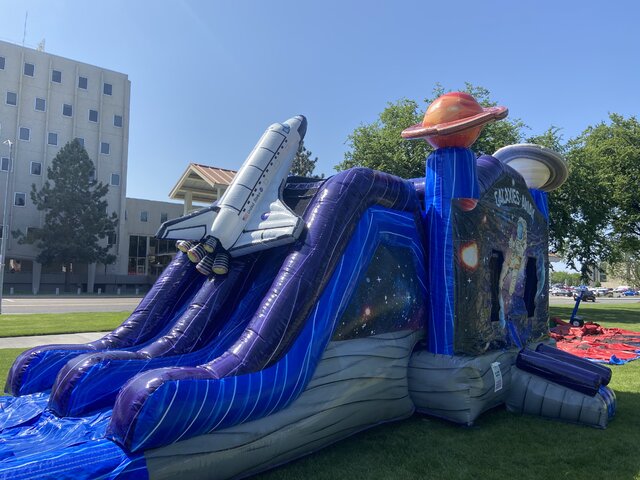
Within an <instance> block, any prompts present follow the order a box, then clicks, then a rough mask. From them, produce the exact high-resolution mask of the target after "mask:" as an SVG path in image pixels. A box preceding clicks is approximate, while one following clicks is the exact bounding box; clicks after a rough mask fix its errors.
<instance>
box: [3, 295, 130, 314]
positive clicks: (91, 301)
mask: <svg viewBox="0 0 640 480" xmlns="http://www.w3.org/2000/svg"><path fill="white" fill-rule="evenodd" d="M140 299H141V297H107V296H104V297H97V296H96V297H40V296H38V297H8V298H7V297H4V298H3V299H2V313H7V314H8V313H11V314H13V313H67V312H122V311H125V310H133V309H134V308H136V307H137V306H138V304H139V303H140Z"/></svg>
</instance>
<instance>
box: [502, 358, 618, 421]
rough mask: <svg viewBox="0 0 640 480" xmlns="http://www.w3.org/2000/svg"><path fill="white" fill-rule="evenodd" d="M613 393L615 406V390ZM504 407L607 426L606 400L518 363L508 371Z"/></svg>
mask: <svg viewBox="0 0 640 480" xmlns="http://www.w3.org/2000/svg"><path fill="white" fill-rule="evenodd" d="M609 391H610V393H611V395H612V402H613V409H615V394H614V393H613V391H612V390H609ZM506 404H507V410H509V411H510V412H514V413H525V414H528V415H537V416H541V417H546V418H553V419H558V420H564V421H566V422H571V423H580V424H584V425H590V426H592V427H598V428H606V427H607V424H608V422H609V414H608V406H607V402H606V400H605V399H604V398H603V397H602V396H601V395H600V394H599V393H598V394H596V395H595V396H594V397H591V396H589V395H585V394H583V393H580V392H576V391H574V390H571V389H569V388H567V387H563V386H562V385H558V384H557V383H553V382H551V381H549V380H546V379H544V378H542V377H539V376H537V375H533V374H531V373H529V372H525V371H524V370H520V369H519V368H517V367H515V366H514V367H513V368H512V371H511V391H510V392H509V396H508V398H507V401H506Z"/></svg>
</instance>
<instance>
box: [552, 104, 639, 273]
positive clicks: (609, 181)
mask: <svg viewBox="0 0 640 480" xmlns="http://www.w3.org/2000/svg"><path fill="white" fill-rule="evenodd" d="M609 120H610V121H609V122H607V123H605V122H602V123H599V124H597V125H595V126H591V127H588V128H587V129H585V130H584V132H583V133H582V134H581V135H579V136H578V137H577V138H575V139H573V140H571V141H569V142H568V144H567V145H566V147H565V149H564V152H565V154H566V157H567V160H568V167H569V178H568V179H567V182H566V183H565V184H564V185H563V186H562V187H561V188H560V189H558V190H557V191H555V192H553V193H552V194H551V195H550V197H549V198H550V202H549V203H550V230H551V231H550V237H551V243H552V246H553V248H554V249H555V250H556V251H557V252H558V253H559V254H560V255H562V256H563V258H564V259H565V261H566V262H567V264H569V265H571V266H575V265H576V264H577V263H580V265H581V272H582V275H583V277H587V276H588V275H589V273H590V272H591V271H592V270H593V267H594V266H596V265H598V264H600V263H602V262H608V263H611V264H616V263H618V262H620V261H621V259H622V258H623V256H624V255H629V254H634V253H635V252H637V251H638V249H640V196H638V185H640V125H639V124H638V121H637V119H636V118H635V117H630V118H624V117H623V116H621V115H617V114H611V115H610V116H609Z"/></svg>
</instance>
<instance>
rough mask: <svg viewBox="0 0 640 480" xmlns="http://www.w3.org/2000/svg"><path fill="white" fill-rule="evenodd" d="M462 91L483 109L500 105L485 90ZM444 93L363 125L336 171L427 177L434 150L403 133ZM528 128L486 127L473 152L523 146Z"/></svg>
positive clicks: (395, 107) (393, 108)
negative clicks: (368, 170)
mask: <svg viewBox="0 0 640 480" xmlns="http://www.w3.org/2000/svg"><path fill="white" fill-rule="evenodd" d="M463 91H465V92H467V93H469V94H471V95H473V96H474V97H475V98H476V100H478V102H479V103H480V104H481V105H482V106H484V107H489V106H495V105H497V103H496V102H494V101H493V100H491V98H490V93H489V91H488V90H487V89H485V88H483V87H476V86H474V85H472V84H470V83H466V84H465V88H464V90H463ZM443 93H445V89H444V88H443V87H442V86H441V85H440V84H437V85H436V87H435V88H434V90H433V95H432V98H427V99H426V100H424V102H422V104H419V103H418V102H416V101H415V100H409V99H402V100H398V101H397V102H395V103H388V104H387V107H386V108H385V109H384V110H383V112H382V113H381V114H380V115H379V117H378V119H377V120H376V121H375V122H373V123H371V124H362V125H360V126H359V127H357V128H356V129H355V130H354V132H353V133H352V134H351V135H349V137H348V140H347V144H348V145H349V147H350V148H349V150H348V151H347V152H346V153H345V157H344V161H343V162H342V163H340V164H338V165H336V167H335V168H336V170H344V169H347V168H352V167H357V166H362V167H368V168H373V169H375V170H381V171H383V172H387V173H392V174H394V175H398V176H400V177H403V178H414V177H420V176H422V175H424V169H425V160H426V157H427V156H428V155H429V153H430V152H431V151H432V150H433V149H432V147H431V146H430V145H429V144H428V143H427V142H425V141H408V140H404V139H402V137H401V136H400V133H401V132H402V130H404V129H405V128H407V127H409V126H411V125H414V124H416V123H421V122H422V118H423V116H424V110H426V109H427V107H428V105H429V104H430V103H431V102H432V101H433V100H435V99H436V98H437V97H439V96H440V95H442V94H443ZM525 127H526V125H525V124H524V123H523V122H522V121H521V120H519V119H515V120H513V119H507V120H503V121H500V122H494V123H491V124H489V125H486V126H485V128H484V129H483V130H482V133H481V134H480V137H479V138H478V140H477V141H476V142H475V143H474V144H473V146H472V147H471V148H472V149H473V150H474V151H475V152H476V154H478V155H482V154H485V153H488V154H491V153H493V152H495V151H496V150H497V149H498V148H501V147H504V146H505V145H510V144H513V143H518V142H520V141H521V139H522V138H523V133H522V132H523V130H524V128H525Z"/></svg>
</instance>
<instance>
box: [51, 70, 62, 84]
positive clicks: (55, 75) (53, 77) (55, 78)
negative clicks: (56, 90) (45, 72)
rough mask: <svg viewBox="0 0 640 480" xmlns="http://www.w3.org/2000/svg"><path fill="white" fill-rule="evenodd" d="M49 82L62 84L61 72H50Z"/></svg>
mask: <svg viewBox="0 0 640 480" xmlns="http://www.w3.org/2000/svg"><path fill="white" fill-rule="evenodd" d="M51 81H52V82H55V83H62V72H61V71H60V70H53V71H52V72H51Z"/></svg>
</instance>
